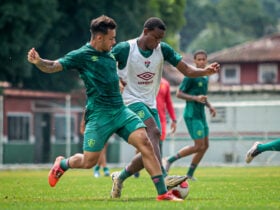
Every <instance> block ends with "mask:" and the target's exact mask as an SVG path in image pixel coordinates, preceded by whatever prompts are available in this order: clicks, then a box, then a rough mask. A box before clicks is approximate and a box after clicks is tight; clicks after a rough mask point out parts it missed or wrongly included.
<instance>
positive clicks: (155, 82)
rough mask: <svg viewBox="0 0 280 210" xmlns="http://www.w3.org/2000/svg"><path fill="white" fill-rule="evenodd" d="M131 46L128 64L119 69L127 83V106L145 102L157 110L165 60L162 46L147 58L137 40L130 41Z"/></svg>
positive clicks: (124, 96) (125, 98)
mask: <svg viewBox="0 0 280 210" xmlns="http://www.w3.org/2000/svg"><path fill="white" fill-rule="evenodd" d="M128 43H129V45H130V50H129V55H128V58H127V64H126V66H125V68H124V69H122V70H120V69H118V75H119V77H120V78H121V79H122V80H123V81H124V82H126V86H125V88H124V90H123V94H122V95H123V100H124V103H125V104H126V105H130V104H133V103H136V102H143V103H144V104H146V105H147V106H148V107H150V108H156V96H157V93H158V90H159V85H160V80H161V77H162V71H163V64H164V58H163V54H162V51H161V46H160V44H159V45H158V46H157V48H156V49H154V50H153V53H152V54H151V55H150V56H149V57H148V58H145V57H144V56H143V55H142V54H141V52H140V50H139V48H138V45H137V39H132V40H129V41H128Z"/></svg>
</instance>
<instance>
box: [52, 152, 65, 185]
mask: <svg viewBox="0 0 280 210" xmlns="http://www.w3.org/2000/svg"><path fill="white" fill-rule="evenodd" d="M63 159H64V157H62V156H58V157H57V158H56V159H55V162H54V164H53V167H52V168H51V170H50V172H49V184H50V186H51V187H54V186H55V185H56V183H57V182H58V181H59V178H60V177H61V176H62V175H63V174H64V171H63V170H62V168H60V162H61V160H63Z"/></svg>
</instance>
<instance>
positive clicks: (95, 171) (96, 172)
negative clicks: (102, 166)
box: [93, 170, 100, 178]
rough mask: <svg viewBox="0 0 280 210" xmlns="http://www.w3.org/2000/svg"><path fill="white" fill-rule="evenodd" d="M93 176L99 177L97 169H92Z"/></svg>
mask: <svg viewBox="0 0 280 210" xmlns="http://www.w3.org/2000/svg"><path fill="white" fill-rule="evenodd" d="M93 176H94V177H95V178H98V177H100V172H99V170H94V172H93Z"/></svg>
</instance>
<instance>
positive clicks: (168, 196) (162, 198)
mask: <svg viewBox="0 0 280 210" xmlns="http://www.w3.org/2000/svg"><path fill="white" fill-rule="evenodd" d="M157 201H177V202H178V201H179V202H181V201H183V199H181V198H177V197H176V196H175V195H173V194H172V192H170V191H168V192H166V193H165V194H162V195H158V196H157Z"/></svg>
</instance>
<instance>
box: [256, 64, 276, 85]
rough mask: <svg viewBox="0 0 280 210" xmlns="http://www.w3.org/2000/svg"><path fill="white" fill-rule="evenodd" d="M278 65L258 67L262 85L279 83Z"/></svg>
mask: <svg viewBox="0 0 280 210" xmlns="http://www.w3.org/2000/svg"><path fill="white" fill-rule="evenodd" d="M277 77H278V71H277V64H260V65H259V66H258V82H259V83H261V84H274V83H277Z"/></svg>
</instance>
